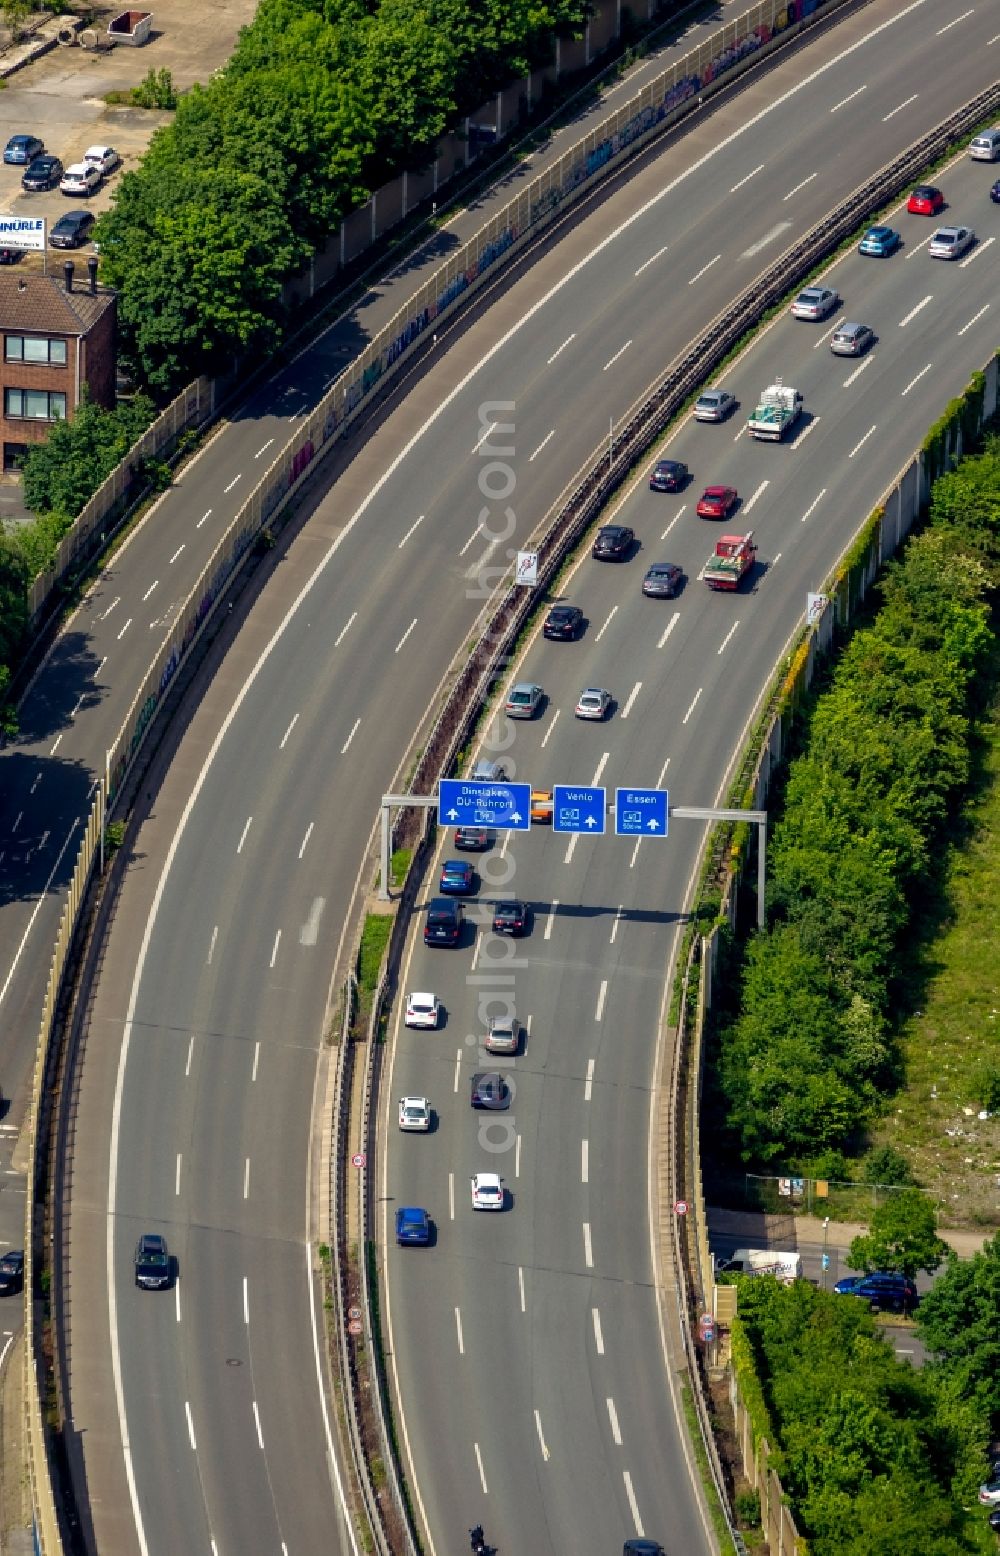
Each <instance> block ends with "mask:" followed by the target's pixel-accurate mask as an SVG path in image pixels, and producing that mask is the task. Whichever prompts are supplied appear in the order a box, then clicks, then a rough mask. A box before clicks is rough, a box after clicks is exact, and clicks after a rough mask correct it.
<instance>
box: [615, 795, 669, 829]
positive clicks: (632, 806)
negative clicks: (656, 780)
mask: <svg viewBox="0 0 1000 1556" xmlns="http://www.w3.org/2000/svg"><path fill="white" fill-rule="evenodd" d="M669 806H670V795H669V793H668V791H667V790H666V789H616V790H615V831H616V832H617V834H618V836H619V837H666V835H667V812H668V810H669Z"/></svg>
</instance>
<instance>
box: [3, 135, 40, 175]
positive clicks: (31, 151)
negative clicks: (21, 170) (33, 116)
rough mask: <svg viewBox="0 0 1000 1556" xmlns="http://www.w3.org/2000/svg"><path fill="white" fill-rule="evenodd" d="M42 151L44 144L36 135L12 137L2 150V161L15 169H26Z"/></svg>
mask: <svg viewBox="0 0 1000 1556" xmlns="http://www.w3.org/2000/svg"><path fill="white" fill-rule="evenodd" d="M44 150H45V143H44V141H40V140H39V139H38V136H37V135H12V136H11V138H10V140H9V141H8V142H7V144H6V146H5V147H4V149H3V159H4V161H5V162H7V163H10V164H13V165H14V166H15V167H26V166H27V164H28V163H29V162H34V160H35V158H36V157H40V156H41V154H42V152H43V151H44Z"/></svg>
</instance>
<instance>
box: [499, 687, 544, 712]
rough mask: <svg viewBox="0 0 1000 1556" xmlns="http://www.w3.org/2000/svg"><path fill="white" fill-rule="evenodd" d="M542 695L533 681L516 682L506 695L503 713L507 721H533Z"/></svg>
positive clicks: (540, 704) (540, 703)
mask: <svg viewBox="0 0 1000 1556" xmlns="http://www.w3.org/2000/svg"><path fill="white" fill-rule="evenodd" d="M544 695H545V694H544V692H543V691H542V688H541V687H540V686H539V685H537V683H536V682H535V681H518V683H517V685H516V686H512V687H511V689H510V691H509V692H508V693H507V701H506V702H505V703H504V712H505V713H506V715H507V717H508V718H509V719H533V718H534V716H535V714H536V713H537V712H538V710H539V708H540V707H541V706H542V698H543V696H544Z"/></svg>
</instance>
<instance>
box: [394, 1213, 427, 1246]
mask: <svg viewBox="0 0 1000 1556" xmlns="http://www.w3.org/2000/svg"><path fill="white" fill-rule="evenodd" d="M430 1240H431V1218H430V1216H429V1215H428V1214H427V1212H426V1210H421V1208H420V1206H419V1205H400V1207H399V1209H398V1210H397V1211H396V1241H397V1243H400V1244H402V1245H403V1246H406V1245H407V1244H408V1243H413V1244H414V1245H415V1246H416V1247H418V1248H426V1247H427V1245H428V1243H429V1242H430Z"/></svg>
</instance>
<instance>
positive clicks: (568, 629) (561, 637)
mask: <svg viewBox="0 0 1000 1556" xmlns="http://www.w3.org/2000/svg"><path fill="white" fill-rule="evenodd" d="M582 628H583V611H582V610H581V609H580V607H579V605H553V607H552V609H551V610H550V611H549V614H548V615H547V616H546V618H545V623H544V625H543V627H542V636H543V637H546V638H553V639H555V640H556V641H557V642H564V643H568V642H572V640H573V639H574V638H578V637H579V636H580V632H581V631H582Z"/></svg>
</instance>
